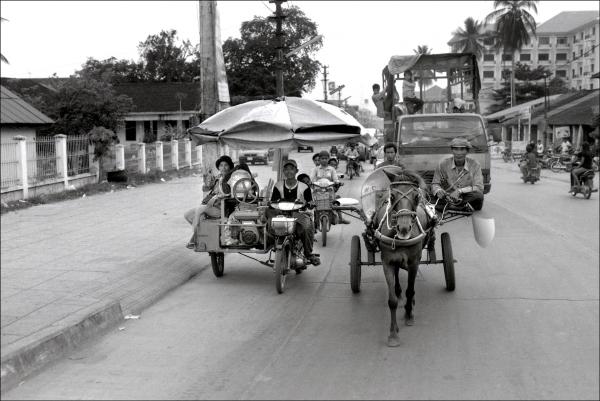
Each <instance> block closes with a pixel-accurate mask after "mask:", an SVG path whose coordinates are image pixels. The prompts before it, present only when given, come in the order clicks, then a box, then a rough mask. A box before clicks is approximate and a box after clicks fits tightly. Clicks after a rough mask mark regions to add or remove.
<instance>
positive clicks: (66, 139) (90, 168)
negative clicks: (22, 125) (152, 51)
mask: <svg viewBox="0 0 600 401" xmlns="http://www.w3.org/2000/svg"><path fill="white" fill-rule="evenodd" d="M13 139H14V142H8V143H2V145H1V159H0V167H1V176H0V177H1V188H0V189H1V194H2V199H3V200H14V199H27V198H29V197H30V196H35V195H38V194H40V193H49V192H60V191H61V190H65V189H73V188H74V187H77V186H81V185H85V184H89V183H93V182H98V180H99V177H98V174H99V168H98V167H99V166H98V162H95V161H93V146H92V145H89V140H88V138H87V136H85V135H82V136H66V135H56V136H54V137H37V138H35V139H28V138H25V137H23V136H16V137H14V138H13ZM165 144H166V145H168V147H170V152H169V153H168V154H167V155H165V154H164V153H163V145H164V144H163V142H161V141H157V142H154V143H151V144H146V143H143V142H140V143H136V144H134V145H130V146H128V147H127V149H126V146H125V145H120V144H119V145H115V146H114V147H112V148H111V151H110V154H109V155H108V156H107V157H106V159H107V161H105V162H104V163H103V165H104V167H105V171H111V170H127V171H129V172H139V173H141V174H146V173H148V172H150V171H152V170H155V169H156V170H158V171H166V170H179V169H182V168H194V167H196V166H200V165H201V162H202V147H201V146H197V147H196V148H195V149H194V150H193V151H192V143H191V141H190V140H189V139H181V140H172V141H170V142H165ZM126 150H127V152H126ZM132 150H133V152H132ZM166 158H168V159H169V162H168V163H165V159H166Z"/></svg>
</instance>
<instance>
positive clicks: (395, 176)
mask: <svg viewBox="0 0 600 401" xmlns="http://www.w3.org/2000/svg"><path fill="white" fill-rule="evenodd" d="M386 174H387V176H388V178H389V179H390V181H391V182H392V183H394V182H400V181H406V182H410V183H413V184H414V185H416V186H418V187H419V188H421V189H423V190H425V189H427V184H425V180H423V177H421V176H420V175H419V174H418V173H416V172H415V171H412V170H403V171H402V172H401V173H391V172H387V171H386Z"/></svg>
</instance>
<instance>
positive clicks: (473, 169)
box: [431, 138, 483, 210]
mask: <svg viewBox="0 0 600 401" xmlns="http://www.w3.org/2000/svg"><path fill="white" fill-rule="evenodd" d="M450 148H451V149H452V153H453V156H451V157H449V158H446V159H443V160H442V161H440V163H439V165H438V166H437V168H436V169H435V172H434V174H433V180H432V181H431V192H432V193H433V195H435V196H436V197H437V198H438V199H439V201H438V202H437V206H436V209H438V210H443V208H444V206H445V205H446V202H447V198H450V202H451V203H453V204H454V208H458V209H463V208H465V207H466V208H469V206H470V208H471V209H473V210H481V208H482V207H483V174H482V173H481V165H480V164H479V162H478V161H477V160H475V159H472V158H470V157H467V153H468V151H469V149H470V148H471V144H470V143H469V141H467V140H466V139H464V138H454V139H453V140H452V142H450ZM467 205H469V206H467Z"/></svg>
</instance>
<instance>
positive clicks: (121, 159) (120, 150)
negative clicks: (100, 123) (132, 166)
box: [115, 144, 125, 170]
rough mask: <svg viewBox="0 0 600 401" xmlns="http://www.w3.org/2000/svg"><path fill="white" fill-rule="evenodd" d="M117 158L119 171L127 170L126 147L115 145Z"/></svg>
mask: <svg viewBox="0 0 600 401" xmlns="http://www.w3.org/2000/svg"><path fill="white" fill-rule="evenodd" d="M115 158H116V159H117V160H116V162H117V170H125V145H122V144H118V145H115Z"/></svg>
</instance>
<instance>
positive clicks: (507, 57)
mask: <svg viewBox="0 0 600 401" xmlns="http://www.w3.org/2000/svg"><path fill="white" fill-rule="evenodd" d="M511 60H512V54H503V55H502V61H511Z"/></svg>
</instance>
